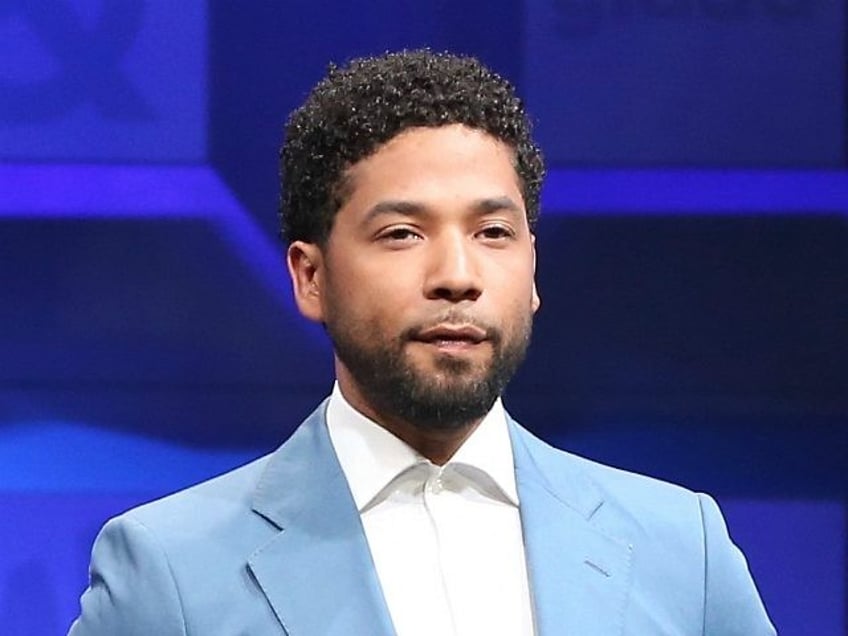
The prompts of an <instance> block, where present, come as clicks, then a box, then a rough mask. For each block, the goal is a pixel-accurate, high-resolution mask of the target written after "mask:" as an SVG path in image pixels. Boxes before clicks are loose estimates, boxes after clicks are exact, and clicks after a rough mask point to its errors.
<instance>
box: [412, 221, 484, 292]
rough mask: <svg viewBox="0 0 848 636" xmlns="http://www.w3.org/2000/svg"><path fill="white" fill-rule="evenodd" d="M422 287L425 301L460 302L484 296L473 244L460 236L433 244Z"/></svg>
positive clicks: (459, 233) (450, 237) (447, 237)
mask: <svg viewBox="0 0 848 636" xmlns="http://www.w3.org/2000/svg"><path fill="white" fill-rule="evenodd" d="M429 260H430V264H429V265H430V266H429V270H428V276H427V280H426V283H425V295H426V296H427V298H428V299H431V300H433V299H437V300H449V301H451V302H460V301H463V300H476V299H477V298H479V297H480V294H482V293H483V285H482V280H481V278H480V271H479V264H478V263H477V259H476V257H475V253H474V245H473V242H472V241H471V240H470V239H468V238H467V237H466V236H464V235H463V234H462V233H461V232H457V233H455V234H450V235H447V236H443V237H440V239H439V240H437V241H433V243H432V249H431V253H430V255H429Z"/></svg>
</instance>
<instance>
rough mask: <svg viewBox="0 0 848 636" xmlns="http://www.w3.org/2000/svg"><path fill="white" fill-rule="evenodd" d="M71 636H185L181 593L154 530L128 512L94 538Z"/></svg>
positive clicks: (69, 634)
mask: <svg viewBox="0 0 848 636" xmlns="http://www.w3.org/2000/svg"><path fill="white" fill-rule="evenodd" d="M80 605H81V614H80V616H79V618H78V619H77V620H76V621H74V623H73V625H71V628H70V632H69V633H68V636H116V635H117V634H120V635H121V636H150V635H151V634H156V635H157V636H185V635H186V627H185V622H184V619H183V614H182V608H181V604H180V598H179V591H178V589H177V586H176V584H175V581H174V577H173V575H172V573H171V569H170V565H169V563H168V557H167V555H166V554H165V552H164V550H163V549H162V547H161V546H160V544H159V543H158V542H157V540H156V538H155V536H154V535H153V534H152V532H151V531H150V530H149V529H148V528H147V527H145V526H144V525H143V524H141V523H139V522H138V521H136V520H135V519H133V518H132V517H129V516H128V515H123V516H121V517H118V518H116V519H112V520H111V521H109V522H108V523H107V524H106V525H105V526H104V527H103V529H102V530H101V531H100V534H99V535H98V536H97V539H96V540H95V542H94V549H93V552H92V557H91V567H90V569H89V586H88V589H87V590H86V591H85V593H84V594H83V595H82V598H81V600H80Z"/></svg>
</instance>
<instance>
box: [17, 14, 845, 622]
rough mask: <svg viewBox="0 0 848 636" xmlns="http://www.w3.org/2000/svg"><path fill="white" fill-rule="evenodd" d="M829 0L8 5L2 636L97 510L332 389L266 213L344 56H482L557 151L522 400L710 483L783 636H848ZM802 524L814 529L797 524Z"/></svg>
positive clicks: (39, 603) (51, 587)
mask: <svg viewBox="0 0 848 636" xmlns="http://www.w3.org/2000/svg"><path fill="white" fill-rule="evenodd" d="M845 24H846V16H845V4H844V2H841V1H839V0H526V1H524V2H520V1H518V0H485V1H484V0H470V1H467V2H452V1H449V0H439V1H437V2H432V3H414V2H397V0H377V1H376V2H371V3H368V5H367V8H366V7H365V6H364V5H363V4H361V3H350V2H341V1H338V0H336V1H331V2H323V3H307V2H286V3H283V2H271V1H270V0H269V1H267V2H261V1H258V2H244V3H235V2H230V3H228V2H208V3H207V2H204V1H202V0H181V1H180V2H167V1H166V0H99V1H98V0H52V1H48V0H44V1H40V2H31V1H29V0H6V1H5V2H3V3H2V4H0V162H2V164H0V546H2V549H0V625H1V626H2V627H0V631H2V633H3V634H12V635H16V636H45V635H50V634H64V633H65V631H66V630H67V628H68V626H69V624H70V622H71V620H72V619H73V617H74V616H75V615H76V613H77V611H78V598H79V595H80V594H81V592H82V591H83V589H84V588H85V586H86V582H87V576H86V566H87V563H88V557H89V550H90V546H91V543H92V541H93V539H94V536H95V534H96V532H97V530H98V528H99V527H100V526H101V525H102V524H103V522H104V521H105V520H106V519H107V518H108V517H109V516H111V515H114V514H116V513H118V512H120V511H122V510H124V509H126V508H128V507H129V506H132V505H135V504H137V503H139V502H142V501H145V500H149V499H151V498H155V497H159V496H162V495H164V494H166V493H168V492H171V491H174V490H177V489H180V488H182V487H184V486H187V485H189V484H191V483H195V482H197V481H200V480H202V479H204V478H206V477H209V476H212V475H213V474H216V473H219V472H222V471H225V470H227V469H229V468H231V467H234V466H237V465H239V464H240V463H243V462H246V461H249V460H250V459H252V458H254V457H257V456H259V455H262V454H264V453H267V452H269V451H270V450H272V449H273V448H275V447H276V446H277V445H278V444H279V443H280V442H281V441H282V440H283V439H285V437H286V436H287V435H288V434H289V433H290V432H291V431H292V430H293V428H294V427H295V426H296V425H297V424H298V422H299V421H300V420H301V419H302V418H303V417H304V416H306V415H307V414H308V413H309V412H310V411H311V409H312V408H314V406H315V405H316V404H317V402H318V401H319V400H320V399H321V398H322V397H323V396H324V395H326V394H327V392H328V391H329V389H330V386H331V382H332V367H331V360H330V351H329V348H328V345H327V343H326V341H325V339H324V337H323V334H322V333H321V331H320V329H316V328H315V327H312V326H310V325H308V324H306V323H305V322H304V321H303V320H301V319H300V318H299V317H298V316H297V315H296V311H295V309H294V306H293V304H292V300H291V295H290V291H289V286H288V283H287V275H286V273H285V270H284V267H283V247H282V245H281V244H280V242H279V241H278V239H277V238H276V233H277V228H276V205H277V197H278V192H277V189H278V188H277V167H276V161H277V148H278V145H279V142H280V139H281V132H282V126H283V122H284V119H285V116H286V113H287V112H288V111H290V110H291V109H292V108H293V107H295V106H296V105H297V104H298V103H300V101H301V100H302V99H303V97H304V94H305V92H306V91H307V90H308V88H309V87H310V86H311V85H312V84H313V83H314V82H315V81H316V80H317V79H318V78H320V77H321V75H322V74H323V72H324V69H325V67H326V64H327V63H328V62H329V61H330V60H333V61H336V62H343V61H344V60H346V59H348V58H350V57H352V56H355V55H360V54H367V53H377V52H382V51H384V50H387V49H397V48H403V47H419V46H429V47H432V48H435V49H451V50H453V51H457V52H462V53H471V54H475V55H478V56H479V57H481V58H482V59H483V60H484V61H485V62H487V63H488V64H489V65H491V66H493V67H494V68H495V69H497V70H498V71H500V72H501V73H503V74H505V75H506V76H508V77H510V78H511V79H512V80H513V81H514V82H515V83H516V84H517V86H518V87H519V90H520V92H521V94H522V95H523V96H524V97H525V98H526V101H527V104H528V106H529V109H530V111H531V112H532V114H533V116H534V119H535V121H536V130H537V133H538V137H539V139H540V141H541V144H542V146H543V148H544V151H545V154H546V156H547V158H548V162H549V165H550V176H549V179H548V181H547V185H546V187H545V190H544V196H543V217H542V220H541V222H540V225H539V227H538V237H537V238H538V242H537V246H538V254H539V261H538V277H539V288H540V292H541V295H542V299H543V303H542V309H541V311H540V313H539V315H538V319H537V321H536V327H535V332H534V336H533V340H534V344H533V346H532V348H531V352H530V355H529V359H528V361H527V364H526V366H525V367H524V368H523V369H522V371H521V372H520V374H519V377H518V378H517V379H516V380H515V382H514V383H513V385H512V386H511V387H510V389H509V392H508V395H507V396H506V402H507V406H508V408H509V409H510V410H511V412H512V413H513V414H514V415H515V416H516V417H517V418H518V419H520V420H521V421H523V422H524V423H525V424H526V425H527V426H528V427H529V428H530V429H532V430H534V431H535V432H536V433H537V434H539V435H540V436H542V437H543V438H545V439H547V440H549V441H551V442H552V443H554V444H556V445H558V446H561V447H563V448H567V449H570V450H572V451H575V452H578V453H581V454H584V455H587V456H589V457H592V458H595V459H598V460H601V461H605V462H609V463H612V464H614V465H617V466H621V467H623V468H627V469H632V470H637V471H641V472H645V473H648V474H651V475H655V476H657V477H660V478H663V479H668V480H672V481H676V482H679V483H682V484H684V485H685V486H687V487H690V488H693V489H696V490H705V491H709V492H711V493H713V494H714V495H715V496H716V497H717V498H718V500H719V502H720V504H721V505H722V507H723V509H724V511H725V513H726V515H727V517H728V519H729V522H730V527H731V531H732V533H733V536H734V538H735V539H736V540H737V542H738V543H739V544H740V545H741V546H742V547H743V548H744V549H745V551H746V553H747V554H748V556H749V560H750V564H751V568H752V570H753V572H754V575H755V576H756V579H757V581H758V583H759V585H760V588H761V591H762V594H763V597H764V600H765V603H766V605H767V607H768V610H769V612H770V613H771V615H772V617H773V618H774V620H775V621H776V623H777V625H778V628H779V629H780V633H781V634H782V635H783V636H792V635H795V634H797V635H802V634H803V635H806V634H816V635H817V636H841V635H844V634H845V633H846V585H845V581H846V573H847V572H846V571H847V570H848V565H847V564H846V544H848V539H846V501H848V479H846V477H845V466H846V456H847V455H848V284H846V276H848V173H846V147H847V146H848V144H846V129H845V128H846V99H845V96H846V85H845V78H846V63H845V60H846V51H845ZM799 546H803V549H802V548H800V547H799Z"/></svg>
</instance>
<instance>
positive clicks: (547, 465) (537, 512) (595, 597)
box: [510, 422, 632, 636]
mask: <svg viewBox="0 0 848 636" xmlns="http://www.w3.org/2000/svg"><path fill="white" fill-rule="evenodd" d="M510 433H511V437H512V445H513V453H514V457H515V467H516V471H515V473H516V481H517V485H518V496H519V500H520V505H521V523H522V529H523V532H524V543H525V550H526V555H527V569H528V575H529V578H530V590H531V594H532V596H533V604H534V610H535V615H534V618H535V622H536V632H537V634H538V635H539V636H556V635H558V634H564V635H573V634H580V635H581V636H595V635H597V636H614V635H619V634H621V632H622V629H623V620H624V617H623V613H624V609H625V605H626V601H627V595H628V591H629V571H630V556H631V551H632V546H630V545H628V544H627V543H626V542H623V541H621V540H619V539H616V538H613V537H611V536H609V535H608V534H607V533H605V532H604V531H603V530H602V529H600V528H599V527H598V524H597V523H596V519H597V515H598V514H599V512H600V510H601V509H602V508H603V498H602V496H601V493H600V492H599V491H598V489H597V487H596V486H595V485H594V483H593V482H592V481H591V480H589V478H588V477H586V476H585V475H584V474H583V472H582V471H581V470H580V469H579V468H578V467H577V466H576V465H574V463H573V461H568V460H567V459H566V458H568V457H569V456H568V455H564V454H562V453H560V452H559V451H556V450H554V449H552V448H551V447H549V446H548V445H547V444H544V443H543V442H541V441H540V440H538V439H536V438H535V437H533V436H532V435H530V434H529V433H528V432H527V431H525V430H524V429H522V428H521V427H519V426H518V425H517V424H516V423H515V422H510Z"/></svg>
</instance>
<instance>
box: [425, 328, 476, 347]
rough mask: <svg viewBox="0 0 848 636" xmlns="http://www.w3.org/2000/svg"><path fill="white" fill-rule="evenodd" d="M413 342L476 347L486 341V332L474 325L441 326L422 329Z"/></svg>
mask: <svg viewBox="0 0 848 636" xmlns="http://www.w3.org/2000/svg"><path fill="white" fill-rule="evenodd" d="M414 339H415V340H417V341H418V342H424V343H427V344H436V345H440V346H451V345H476V344H480V343H481V342H483V341H485V340H487V335H486V331H485V330H484V329H481V328H480V327H476V326H474V325H450V324H441V325H435V326H433V327H428V328H426V329H422V330H421V331H419V332H418V333H416V334H415V338H414Z"/></svg>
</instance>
